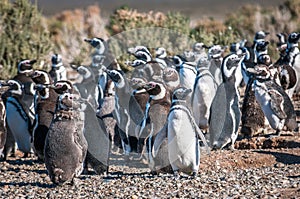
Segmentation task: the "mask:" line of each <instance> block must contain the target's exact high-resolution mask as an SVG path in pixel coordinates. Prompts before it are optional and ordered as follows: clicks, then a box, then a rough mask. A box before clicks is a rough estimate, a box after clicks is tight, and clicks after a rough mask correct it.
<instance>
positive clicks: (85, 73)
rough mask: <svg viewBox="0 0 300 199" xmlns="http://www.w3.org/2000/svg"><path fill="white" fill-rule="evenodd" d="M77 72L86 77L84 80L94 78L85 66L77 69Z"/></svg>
mask: <svg viewBox="0 0 300 199" xmlns="http://www.w3.org/2000/svg"><path fill="white" fill-rule="evenodd" d="M77 72H78V73H79V74H80V75H82V76H83V77H84V79H88V78H89V77H91V76H92V73H91V71H90V70H89V69H88V68H87V67H85V66H79V67H78V68H77Z"/></svg>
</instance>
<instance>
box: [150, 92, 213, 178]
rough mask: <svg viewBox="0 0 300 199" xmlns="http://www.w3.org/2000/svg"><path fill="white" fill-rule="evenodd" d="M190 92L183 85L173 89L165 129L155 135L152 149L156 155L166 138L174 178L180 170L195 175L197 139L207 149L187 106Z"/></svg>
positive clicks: (198, 145) (196, 168) (198, 155)
mask: <svg viewBox="0 0 300 199" xmlns="http://www.w3.org/2000/svg"><path fill="white" fill-rule="evenodd" d="M190 92H192V90H191V89H186V88H184V87H180V88H178V89H176V90H175V91H174V93H173V97H172V106H171V109H170V111H169V114H168V117H167V123H166V125H165V128H166V130H164V131H160V132H159V134H158V135H157V136H156V139H155V141H154V147H153V150H152V153H153V154H154V156H155V157H156V155H157V151H158V149H159V148H160V146H161V143H162V141H163V139H164V138H166V137H167V138H168V156H169V161H170V163H171V166H172V169H173V172H174V175H175V178H178V177H179V173H178V172H180V171H182V172H184V173H186V174H192V175H193V177H196V176H197V173H198V169H199V164H200V143H199V141H200V140H202V142H203V143H204V145H205V146H206V147H207V149H208V145H207V142H206V139H205V137H204V135H203V133H202V131H201V130H200V129H199V128H198V125H197V124H196V122H195V120H194V118H193V116H192V113H191V112H190V110H189V108H188V106H187V104H188V103H187V101H186V99H187V96H188V95H189V93H190Z"/></svg>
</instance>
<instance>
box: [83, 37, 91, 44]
mask: <svg viewBox="0 0 300 199" xmlns="http://www.w3.org/2000/svg"><path fill="white" fill-rule="evenodd" d="M83 41H85V42H87V43H91V41H92V40H91V39H88V38H86V39H84V40H83Z"/></svg>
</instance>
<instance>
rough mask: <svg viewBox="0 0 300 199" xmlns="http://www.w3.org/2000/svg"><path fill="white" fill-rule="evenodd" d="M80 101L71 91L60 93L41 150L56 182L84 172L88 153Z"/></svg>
mask: <svg viewBox="0 0 300 199" xmlns="http://www.w3.org/2000/svg"><path fill="white" fill-rule="evenodd" d="M83 131H84V114H83V112H82V111H81V103H80V101H79V100H78V99H75V96H74V95H73V94H70V93H64V94H62V95H60V96H59V98H58V101H57V109H56V111H55V115H54V119H53V121H52V123H51V125H50V128H49V131H48V134H47V137H46V142H45V149H44V156H45V165H46V168H47V171H48V175H49V177H50V179H51V181H52V182H53V183H54V184H55V185H62V184H64V183H67V182H70V181H71V182H74V177H78V176H79V175H80V174H81V172H82V171H83V164H84V160H85V157H86V153H87V149H88V146H87V141H86V139H85V137H84V132H83Z"/></svg>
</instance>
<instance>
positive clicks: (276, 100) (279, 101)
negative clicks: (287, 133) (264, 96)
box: [268, 89, 287, 119]
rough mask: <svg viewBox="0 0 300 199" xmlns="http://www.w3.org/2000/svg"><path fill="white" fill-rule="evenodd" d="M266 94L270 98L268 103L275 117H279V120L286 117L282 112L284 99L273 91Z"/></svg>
mask: <svg viewBox="0 0 300 199" xmlns="http://www.w3.org/2000/svg"><path fill="white" fill-rule="evenodd" d="M268 93H269V95H270V97H271V101H270V105H271V109H272V110H273V111H274V113H275V115H276V116H277V117H279V118H280V119H285V118H286V117H287V115H286V113H285V112H284V110H283V103H284V99H283V97H282V95H281V94H280V93H279V92H278V91H276V90H273V89H272V90H269V91H268Z"/></svg>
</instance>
